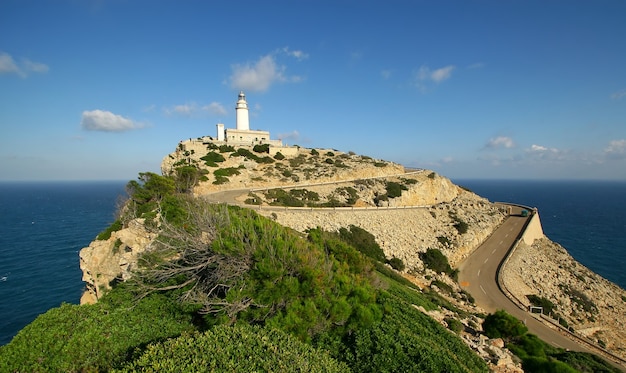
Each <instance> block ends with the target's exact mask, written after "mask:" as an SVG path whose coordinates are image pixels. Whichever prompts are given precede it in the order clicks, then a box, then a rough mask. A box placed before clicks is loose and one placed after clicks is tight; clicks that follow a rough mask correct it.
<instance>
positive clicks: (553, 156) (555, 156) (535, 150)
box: [525, 144, 576, 161]
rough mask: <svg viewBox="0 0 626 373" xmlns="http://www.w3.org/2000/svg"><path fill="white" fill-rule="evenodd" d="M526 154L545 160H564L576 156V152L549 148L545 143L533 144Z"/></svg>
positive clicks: (532, 157)
mask: <svg viewBox="0 0 626 373" xmlns="http://www.w3.org/2000/svg"><path fill="white" fill-rule="evenodd" d="M525 151H526V154H527V155H528V156H530V157H531V159H535V160H543V161H564V160H566V159H567V158H572V157H574V158H575V157H576V155H574V154H568V153H570V152H568V151H566V150H565V151H564V150H559V149H557V148H548V147H546V146H543V145H537V144H532V145H531V146H530V148H528V149H526V150H525Z"/></svg>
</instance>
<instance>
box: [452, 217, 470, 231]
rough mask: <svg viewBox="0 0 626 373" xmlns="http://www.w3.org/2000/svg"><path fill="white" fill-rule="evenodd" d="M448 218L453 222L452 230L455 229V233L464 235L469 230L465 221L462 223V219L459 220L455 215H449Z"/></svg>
mask: <svg viewBox="0 0 626 373" xmlns="http://www.w3.org/2000/svg"><path fill="white" fill-rule="evenodd" d="M450 217H451V218H452V220H454V222H455V223H454V225H453V226H454V228H456V230H457V232H459V234H465V233H467V230H468V229H469V224H467V223H466V222H465V221H463V219H461V218H459V217H458V216H457V215H455V214H452V213H451V214H450Z"/></svg>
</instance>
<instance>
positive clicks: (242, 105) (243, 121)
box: [235, 91, 250, 131]
mask: <svg viewBox="0 0 626 373" xmlns="http://www.w3.org/2000/svg"><path fill="white" fill-rule="evenodd" d="M235 110H236V111H235V112H236V114H237V130H238V131H249V130H250V119H249V117H248V103H247V102H246V95H245V94H244V93H243V91H241V92H239V100H237V106H235Z"/></svg>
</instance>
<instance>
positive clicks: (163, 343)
mask: <svg viewBox="0 0 626 373" xmlns="http://www.w3.org/2000/svg"><path fill="white" fill-rule="evenodd" d="M229 214H230V219H231V220H230V221H231V223H233V224H230V225H225V226H224V227H222V228H221V229H222V230H221V231H220V234H221V235H222V236H221V240H222V241H223V242H228V243H229V245H231V244H234V243H236V242H240V241H238V238H240V236H237V235H238V234H242V233H243V234H244V235H245V236H246V237H248V238H249V240H248V242H249V243H254V245H257V246H256V247H255V248H254V252H253V257H254V259H253V263H252V265H251V267H250V271H249V272H248V273H247V274H246V275H245V276H244V282H243V283H239V284H240V285H241V284H243V285H241V286H242V288H243V289H245V290H244V291H243V292H240V290H239V289H237V292H236V294H235V297H236V296H239V295H242V296H246V297H257V298H258V299H264V303H265V306H267V307H268V308H271V309H273V310H275V312H274V313H273V314H271V315H269V314H268V315H266V318H265V319H261V318H259V317H258V313H257V312H256V311H257V310H258V309H257V310H254V309H249V310H245V311H242V312H241V313H239V314H238V316H237V318H236V321H237V322H236V324H241V323H243V324H254V325H263V324H265V325H267V326H266V327H265V328H263V329H254V328H252V329H246V330H245V333H246V335H247V337H246V338H252V339H254V338H255V337H254V335H257V334H258V338H259V339H260V340H261V342H262V343H258V344H250V345H246V346H245V347H244V346H241V345H239V347H237V348H235V347H232V348H226V350H224V351H221V352H220V351H219V350H211V351H212V354H214V355H216V356H215V358H216V359H218V360H219V359H222V360H219V361H222V363H220V364H223V361H227V362H229V363H228V364H231V365H229V366H232V367H233V368H232V369H229V370H230V371H248V370H249V369H250V366H244V365H241V366H240V367H239V368H237V367H238V365H237V364H236V362H237V361H238V360H240V359H241V358H242V356H241V352H242V351H245V352H246V353H247V354H248V355H249V356H257V357H258V356H266V355H267V352H268V350H269V351H272V354H273V355H274V356H272V358H276V359H278V360H280V359H281V358H285V359H287V360H288V359H289V358H288V356H294V354H296V355H302V356H309V357H308V358H306V359H310V361H316V362H318V363H319V364H325V365H324V366H327V367H328V370H329V371H333V370H334V371H337V370H336V369H337V367H342V366H344V367H345V365H342V364H347V365H348V366H349V367H350V368H351V369H352V370H354V371H359V372H361V371H372V372H374V371H376V372H380V371H424V372H428V371H432V372H439V371H450V372H475V371H486V366H485V364H484V363H483V362H482V361H481V360H480V358H478V357H477V356H476V355H475V354H474V353H473V352H472V351H471V350H469V348H467V347H466V346H465V345H464V344H463V343H462V342H461V340H460V339H459V338H458V337H456V336H455V335H454V334H452V333H451V332H450V331H448V330H446V329H444V328H443V327H441V326H440V325H439V324H437V323H436V322H435V321H434V320H432V319H430V318H428V317H427V316H425V315H423V314H422V313H420V312H419V311H417V310H416V309H415V307H414V306H413V305H422V306H425V307H426V308H434V307H436V306H434V305H433V304H432V303H431V302H430V301H429V300H428V298H427V297H425V296H422V295H421V294H420V293H419V292H417V291H415V290H414V289H409V288H407V287H406V286H405V285H403V284H400V283H398V282H396V281H395V280H393V279H389V278H386V277H380V276H381V275H380V274H376V273H375V272H371V268H372V267H371V264H368V260H367V259H365V258H364V257H363V256H362V255H361V254H359V253H358V252H356V251H355V250H354V249H353V248H351V247H349V246H347V245H343V244H341V243H340V242H336V241H333V240H332V239H327V238H325V237H318V238H317V241H316V240H315V239H313V240H311V239H309V240H307V239H305V238H302V237H300V236H299V235H298V234H297V233H295V232H293V231H291V230H288V229H286V228H283V227H281V226H279V225H277V224H275V223H273V222H271V221H270V220H268V219H265V218H262V217H259V216H257V215H256V214H254V213H252V212H251V211H249V210H245V209H229ZM268 232H269V233H268ZM268 234H271V236H268ZM229 239H230V240H229ZM277 239H278V240H277ZM277 242H284V243H287V245H286V246H284V247H282V246H281V245H279V244H278V243H277ZM281 247H282V249H281ZM290 247H291V248H297V250H290V249H289V248H290ZM213 249H215V247H214V248H213ZM283 249H284V250H283ZM218 250H221V252H222V253H224V252H226V251H229V250H230V252H232V253H235V252H238V253H240V252H241V250H240V248H232V247H231V248H229V249H228V250H226V249H224V248H220V249H218ZM225 250H226V251H225ZM272 250H273V251H272ZM269 252H276V253H278V254H280V256H281V263H283V265H279V266H278V267H276V268H275V269H276V270H275V271H274V270H272V268H270V267H268V266H267V264H268V263H270V262H271V261H272V260H274V259H276V258H271V257H268V253H269ZM323 262H324V263H331V264H332V265H329V266H327V267H326V268H329V270H328V271H321V270H320V268H319V267H320V264H319V263H323ZM284 263H291V266H284ZM279 267H280V268H279ZM367 268H370V269H369V270H368V269H367ZM368 271H369V272H370V275H364V274H363V273H360V272H368ZM268 276H270V277H268ZM271 276H274V277H271ZM261 278H264V280H260V279H261ZM177 281H183V280H182V279H177ZM170 283H171V282H170ZM270 283H273V284H274V285H275V288H274V290H273V293H274V295H273V296H272V297H270V295H268V294H267V292H264V290H267V289H264V286H263V284H270ZM374 283H386V286H384V288H386V289H383V288H378V290H376V288H374V287H372V286H373V284H374ZM281 284H282V285H281ZM132 285H133V284H132V283H127V284H123V285H119V286H118V287H117V288H115V289H114V290H113V291H111V293H110V294H109V295H108V296H107V297H105V298H104V299H103V300H102V301H101V302H100V303H98V304H96V305H93V306H76V305H64V306H62V307H60V308H55V309H52V310H50V311H48V312H47V313H45V314H43V315H41V316H40V317H38V318H37V319H36V320H35V321H34V322H33V323H31V324H30V325H29V326H27V327H26V328H24V329H23V330H22V331H21V332H20V333H19V334H18V335H17V336H16V337H15V338H14V339H13V341H11V342H10V343H9V344H8V345H6V346H3V347H1V348H0V371H81V370H84V371H97V370H110V369H113V368H120V369H129V370H133V369H137V367H139V366H140V365H138V364H140V361H143V363H141V364H146V365H145V366H153V367H163V366H166V364H167V361H168V359H171V358H174V359H176V356H174V357H172V356H171V355H170V357H169V358H168V357H167V356H163V355H162V354H161V352H163V351H165V350H168V349H170V347H171V346H172V345H174V346H177V347H176V348H178V349H180V351H182V352H181V354H185V353H192V352H193V351H201V350H202V349H206V348H207V346H213V344H211V343H218V344H220V343H222V342H223V343H226V344H230V343H231V342H232V339H229V338H231V337H229V336H230V335H231V334H230V333H235V334H236V333H241V331H238V330H233V331H231V332H224V331H219V330H221V329H215V330H216V331H215V332H210V330H214V328H216V327H217V326H218V325H215V324H221V325H225V324H224V323H223V322H222V321H223V320H224V318H220V317H214V316H205V317H204V318H202V316H201V315H199V314H198V313H197V311H198V309H199V307H200V306H199V305H198V304H193V303H185V302H183V303H181V302H179V299H180V296H181V294H182V293H183V292H184V289H180V290H176V291H169V292H161V293H153V294H152V295H149V296H147V297H144V298H141V299H139V300H138V299H137V298H136V294H137V293H136V292H135V290H134V288H133V286H132ZM294 289H297V291H294ZM263 297H266V298H263ZM270 298H271V299H270ZM259 309H263V308H262V307H261V308H259ZM327 318H330V319H333V320H335V321H334V322H333V323H326V322H324V320H326V319H327ZM294 320H295V321H296V323H295V324H294V323H293V321H294ZM232 321H233V320H232V319H231V320H229V321H228V322H227V323H226V324H229V323H232ZM302 323H304V325H306V326H307V328H305V329H303V328H301V327H296V326H299V325H302ZM236 324H235V325H236ZM223 327H224V326H220V328H223ZM273 329H282V330H283V332H282V333H285V332H286V333H288V334H290V335H292V336H294V337H295V338H292V339H290V340H289V343H282V339H283V338H282V337H281V335H280V334H277V333H272V332H270V331H269V330H273ZM205 330H206V332H207V333H213V334H211V335H209V336H208V337H197V336H196V337H189V334H186V333H188V332H193V331H197V332H200V331H205ZM181 333H182V336H181ZM250 335H253V336H252V337H250ZM181 338H182V339H181ZM207 338H209V339H211V338H212V339H216V338H217V341H218V342H211V343H209V342H207ZM220 338H221V339H220ZM290 338H291V337H290ZM219 341H222V342H219ZM147 346H150V347H147ZM181 346H182V347H181ZM307 346H309V347H307ZM311 346H313V347H311ZM233 348H234V350H233ZM237 349H243V350H242V351H236V350H237ZM238 354H239V355H238ZM306 359H305V360H306ZM262 360H263V359H261V360H259V364H264V363H263V361H262ZM191 361H192V363H190V364H202V363H201V360H194V358H193V357H192V358H191ZM194 361H195V363H193V362H194ZM301 363H302V364H306V363H307V362H306V361H304V360H303V361H301ZM232 364H234V365H232ZM199 366H200V365H197V366H196V367H199ZM262 366H264V365H259V366H257V367H256V368H255V369H262V368H259V367H262ZM265 366H266V365H265ZM278 366H280V365H276V367H278ZM191 367H192V368H190V369H192V370H193V367H194V366H193V365H191ZM159 369H160V368H155V370H159ZM276 369H278V368H276ZM218 370H219V369H218Z"/></svg>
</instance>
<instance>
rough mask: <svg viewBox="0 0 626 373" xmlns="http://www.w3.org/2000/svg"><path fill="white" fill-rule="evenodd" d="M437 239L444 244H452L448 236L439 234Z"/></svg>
mask: <svg viewBox="0 0 626 373" xmlns="http://www.w3.org/2000/svg"><path fill="white" fill-rule="evenodd" d="M437 241H439V243H440V244H442V245H446V246H447V245H450V243H451V242H450V239H449V238H448V237H444V236H439V237H437Z"/></svg>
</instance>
